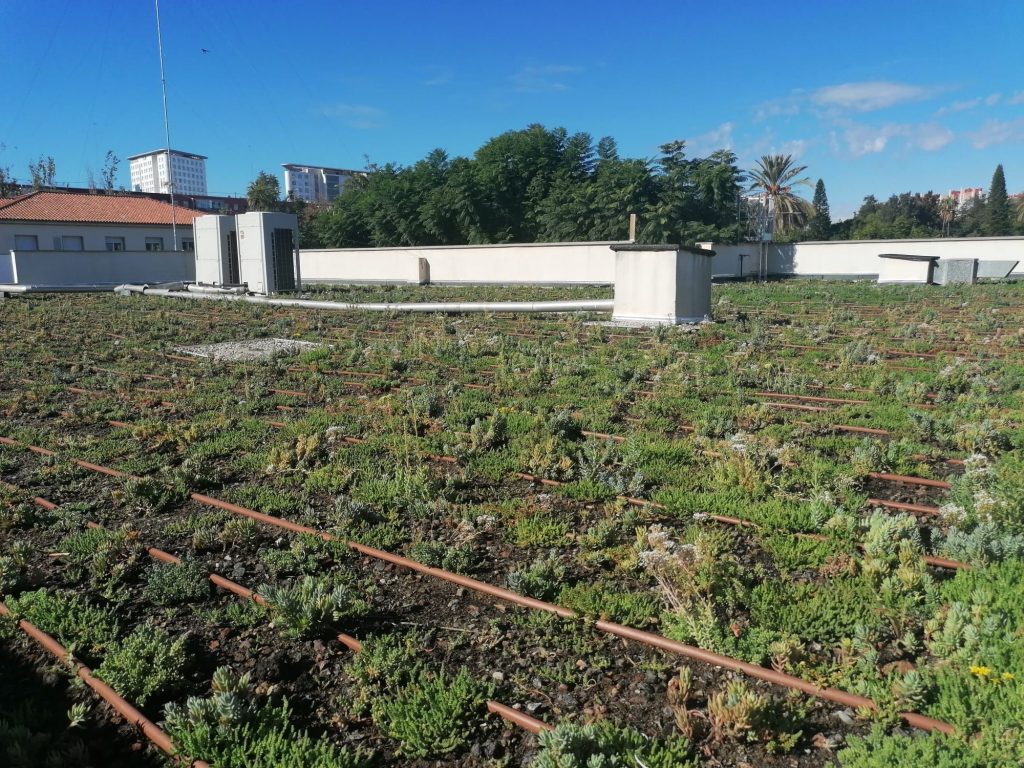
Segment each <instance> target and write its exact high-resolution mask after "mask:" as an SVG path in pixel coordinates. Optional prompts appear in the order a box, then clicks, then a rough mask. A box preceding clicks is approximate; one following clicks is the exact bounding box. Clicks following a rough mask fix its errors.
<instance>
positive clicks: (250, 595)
mask: <svg viewBox="0 0 1024 768" xmlns="http://www.w3.org/2000/svg"><path fill="white" fill-rule="evenodd" d="M5 485H6V484H5ZM10 487H12V488H14V487H15V486H10ZM18 490H21V489H18ZM32 501H33V502H34V503H35V504H36V505H37V506H40V507H42V508H43V509H49V510H54V509H58V508H59V505H58V504H54V503H53V502H52V501H50V500H49V499H45V498H43V497H42V496H35V497H33V499H32ZM85 525H86V527H87V528H92V529H94V530H107V529H106V528H104V527H103V526H102V525H100V524H99V523H95V522H91V521H89V522H86V524H85ZM142 547H143V548H144V549H145V550H146V554H147V555H149V556H150V557H151V558H153V559H154V560H157V561H159V562H162V563H168V564H171V565H181V558H180V557H176V556H175V555H172V554H171V553H170V552H165V551H164V550H162V549H157V548H156V547H150V546H147V545H145V544H143V545H142ZM204 570H205V569H204ZM206 576H207V578H209V580H210V581H211V582H213V583H214V584H215V585H217V586H218V587H220V588H222V589H224V590H227V591H228V592H231V593H232V594H234V595H236V596H238V597H240V598H242V599H243V600H252V601H253V602H254V603H256V604H258V605H268V604H269V601H268V600H267V599H266V598H265V597H263V595H261V594H260V593H259V592H256V591H255V590H252V589H249V588H248V587H245V586H242V585H241V584H239V583H238V582H237V581H232V580H231V579H229V578H227V577H225V576H221V575H220V574H219V573H215V572H214V571H206ZM4 611H7V608H6V606H4V605H3V603H0V615H6V614H5V613H4ZM8 613H9V611H8ZM25 623H26V624H28V622H27V621H26V622H25ZM29 626H31V625H29ZM33 629H35V628H34V627H33ZM37 631H39V630H37ZM51 639H52V638H51ZM335 639H336V640H337V641H338V642H339V643H341V644H342V645H344V646H346V647H347V648H349V649H350V650H352V651H354V652H356V653H359V652H360V651H362V649H363V644H362V643H361V642H359V640H357V639H356V638H354V637H352V635H348V634H345V633H344V632H342V633H339V634H338V636H337V637H336V638H335ZM54 642H56V641H54ZM65 653H66V652H65ZM62 658H67V656H66V655H65V656H63V657H62ZM78 663H79V664H81V662H78ZM83 667H84V665H83ZM87 671H88V670H87ZM83 679H85V678H83ZM86 682H88V681H86ZM101 695H102V694H101ZM114 695H115V696H116V695H117V694H116V693H115V694H114ZM125 703H126V704H127V702H125ZM128 706H129V707H130V705H128ZM119 711H120V710H119ZM487 711H488V712H490V713H491V714H495V715H498V716H499V717H500V718H502V719H503V720H506V721H508V722H510V723H512V724H513V725H515V726H518V727H519V728H522V729H523V730H525V731H528V732H529V733H533V734H538V733H541V732H543V731H553V730H554V727H553V726H551V725H548V724H547V723H545V722H544V721H542V720H538V719H537V718H535V717H531V716H530V715H527V714H525V713H524V712H520V711H519V710H517V709H515V708H514V707H510V706H508V705H506V704H502V703H501V702H500V701H495V700H493V699H489V700H488V701H487ZM121 714H123V715H125V717H126V718H127V717H128V715H127V714H125V713H124V712H122V713H121ZM139 716H140V717H142V716H141V715H139ZM129 719H130V718H129ZM143 719H145V718H143ZM146 722H147V723H149V721H148V720H146ZM149 724H150V725H152V723H149ZM140 727H141V726H140ZM153 727H154V728H156V726H153ZM157 730H159V729H157ZM161 733H162V731H161ZM147 735H148V734H147ZM165 737H166V734H165ZM154 743H156V742H154ZM167 743H168V744H170V740H168V741H167ZM158 746H160V748H161V749H164V747H163V746H161V745H159V744H158ZM172 749H173V745H172ZM164 751H168V750H166V749H165V750H164ZM169 754H173V752H169ZM192 766H193V767H194V768H204V766H207V764H206V763H203V762H200V761H197V762H194V763H192ZM207 768H208V766H207Z"/></svg>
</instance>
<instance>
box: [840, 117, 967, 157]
mask: <svg viewBox="0 0 1024 768" xmlns="http://www.w3.org/2000/svg"><path fill="white" fill-rule="evenodd" d="M894 139H902V140H903V146H904V147H905V148H907V149H920V150H923V151H925V152H935V151H936V150H939V149H942V148H943V147H944V146H946V145H947V144H949V143H950V142H951V141H952V140H953V132H952V131H951V130H949V129H948V128H946V127H944V126H941V125H939V124H938V123H915V124H910V123H886V124H885V125H882V126H870V125H861V124H859V123H848V124H847V125H846V126H845V129H844V130H843V140H844V141H845V142H846V148H847V149H848V150H849V152H850V154H852V155H853V156H854V157H862V156H863V155H873V154H878V153H880V152H884V151H885V150H886V148H887V147H888V146H889V145H890V142H892V141H893V140H894Z"/></svg>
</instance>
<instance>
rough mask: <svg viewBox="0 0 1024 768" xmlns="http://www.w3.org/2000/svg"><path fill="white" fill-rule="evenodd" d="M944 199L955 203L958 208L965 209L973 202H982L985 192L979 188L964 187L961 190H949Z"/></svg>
mask: <svg viewBox="0 0 1024 768" xmlns="http://www.w3.org/2000/svg"><path fill="white" fill-rule="evenodd" d="M946 197H948V198H951V199H952V200H955V201H956V205H957V207H958V208H966V207H967V206H968V205H970V204H971V202H972V201H974V200H984V199H985V190H984V189H982V188H981V187H964V188H963V189H951V190H949V194H948V195H946Z"/></svg>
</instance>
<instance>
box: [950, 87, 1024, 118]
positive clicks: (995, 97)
mask: <svg viewBox="0 0 1024 768" xmlns="http://www.w3.org/2000/svg"><path fill="white" fill-rule="evenodd" d="M1002 100H1003V94H1001V93H990V94H989V95H988V96H985V97H981V96H977V97H975V98H973V99H964V100H963V101H954V102H953V103H952V104H947V105H946V106H945V107H942V108H941V109H939V110H936V112H935V116H936V117H942V116H943V115H948V114H951V113H953V112H966V111H967V110H971V109H977V108H978V107H980V106H981V105H982V104H984V105H985V106H986V107H994V106H996V105H997V104H998V103H999V102H1000V101H1002ZM1008 103H1011V104H1012V103H1013V102H1012V101H1011V102H1008Z"/></svg>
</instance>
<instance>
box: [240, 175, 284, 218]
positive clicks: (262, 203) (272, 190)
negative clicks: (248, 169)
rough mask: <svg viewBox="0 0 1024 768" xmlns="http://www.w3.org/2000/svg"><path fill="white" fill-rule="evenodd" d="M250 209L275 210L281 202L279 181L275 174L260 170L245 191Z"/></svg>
mask: <svg viewBox="0 0 1024 768" xmlns="http://www.w3.org/2000/svg"><path fill="white" fill-rule="evenodd" d="M245 196H246V198H248V201H249V210H250V211H276V210H277V209H278V207H279V206H280V203H281V183H280V182H279V181H278V180H277V176H274V175H273V174H270V173H267V172H266V171H260V172H259V173H258V174H256V178H255V179H253V180H252V181H251V182H250V183H249V188H248V189H247V190H246V193H245Z"/></svg>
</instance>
